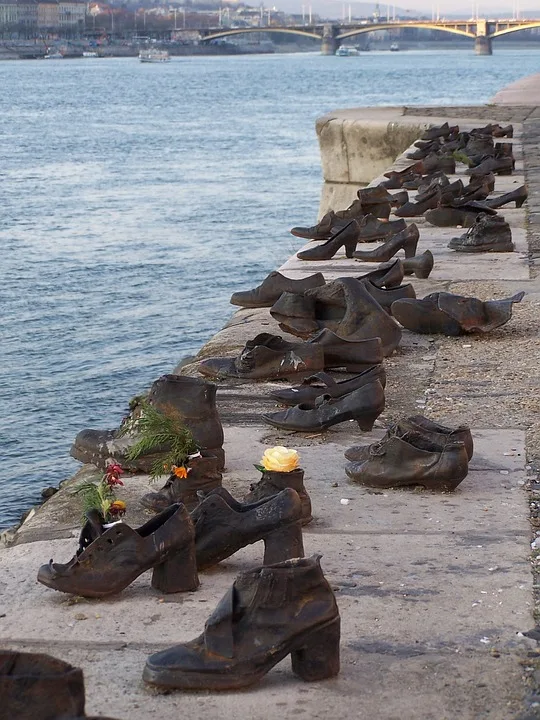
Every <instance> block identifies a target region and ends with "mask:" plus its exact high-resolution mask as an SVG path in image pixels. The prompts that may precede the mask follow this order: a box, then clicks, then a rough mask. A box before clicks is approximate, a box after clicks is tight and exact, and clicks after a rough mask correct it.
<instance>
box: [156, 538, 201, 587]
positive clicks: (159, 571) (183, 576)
mask: <svg viewBox="0 0 540 720" xmlns="http://www.w3.org/2000/svg"><path fill="white" fill-rule="evenodd" d="M152 587H153V588H154V589H155V590H159V591H160V592H163V593H177V592H189V591H190V590H196V589H197V588H198V587H199V576H198V574H197V559H196V555H195V541H194V539H193V538H192V540H191V542H190V543H189V544H188V545H187V546H186V547H185V548H183V549H182V550H179V551H178V552H176V553H174V554H172V555H170V556H169V557H168V558H167V559H166V560H165V561H164V562H162V563H160V564H159V565H156V567H155V568H154V572H153V573H152Z"/></svg>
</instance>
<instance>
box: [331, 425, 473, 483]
mask: <svg viewBox="0 0 540 720" xmlns="http://www.w3.org/2000/svg"><path fill="white" fill-rule="evenodd" d="M472 455H473V440H472V435H471V431H470V429H469V428H468V427H467V426H466V425H462V426H460V427H458V428H455V429H454V428H448V427H445V426H443V425H439V424H438V423H435V422H433V421H431V420H428V419H427V418H425V417H423V416H422V415H416V416H413V417H409V418H404V419H402V420H400V421H399V422H397V423H396V424H395V425H393V426H391V427H390V428H389V429H388V430H387V432H386V434H385V435H384V437H383V438H382V439H381V440H380V441H379V442H376V443H372V444H371V445H367V446H355V447H352V448H349V450H347V451H346V452H345V457H346V458H347V459H348V460H350V461H351V462H349V463H348V464H347V466H346V468H345V472H346V474H347V476H348V477H349V478H350V480H351V481H352V482H353V483H358V484H360V485H366V486H367V487H374V488H392V487H404V486H410V485H422V486H423V487H425V488H426V489H429V490H443V491H451V490H455V488H456V487H457V486H458V485H459V484H460V483H461V482H462V481H463V480H464V479H465V477H466V476H467V474H468V471H469V461H470V459H471V458H472Z"/></svg>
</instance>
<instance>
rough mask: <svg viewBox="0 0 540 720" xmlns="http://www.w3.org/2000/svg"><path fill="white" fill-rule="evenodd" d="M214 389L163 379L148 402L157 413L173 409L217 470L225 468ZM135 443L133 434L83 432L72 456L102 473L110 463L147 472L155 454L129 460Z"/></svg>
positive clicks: (198, 381)
mask: <svg viewBox="0 0 540 720" xmlns="http://www.w3.org/2000/svg"><path fill="white" fill-rule="evenodd" d="M216 390H217V386H216V385H214V384H213V383H210V382H207V381H206V380H202V379H201V378H194V377H188V376H187V375H173V374H168V375H162V376H161V377H160V378H158V379H157V380H156V381H155V382H154V383H153V384H152V387H151V388H150V392H149V394H148V401H149V402H150V403H152V405H155V406H156V407H157V408H158V409H160V410H164V409H167V408H172V410H173V411H174V413H175V415H176V416H177V417H179V418H180V419H181V420H182V423H183V424H184V425H185V426H186V427H187V428H189V430H190V431H191V433H192V435H193V439H194V440H195V442H196V443H197V445H198V446H199V447H200V448H204V449H206V450H208V453H209V454H211V455H214V456H215V457H217V459H218V467H219V469H220V470H221V469H223V467H224V465H225V454H224V452H223V427H222V425H221V421H220V419H219V414H218V411H217V406H216ZM137 441H138V436H137V433H136V432H133V433H128V434H125V435H124V434H122V431H121V430H93V429H88V430H82V431H81V432H79V433H78V435H77V437H76V438H75V441H74V443H73V445H72V447H71V450H70V453H71V456H72V457H74V458H75V459H76V460H80V462H83V463H92V464H93V465H96V467H98V468H100V469H102V470H105V469H106V467H107V465H108V464H109V462H110V461H111V459H114V460H115V461H116V462H118V463H120V465H122V467H123V468H125V469H126V470H132V471H137V470H139V471H141V470H142V471H143V472H149V470H150V469H151V468H152V465H153V463H154V462H155V460H156V459H157V457H158V456H157V454H156V453H152V454H149V455H142V456H140V457H139V458H138V459H137V460H128V458H127V453H128V452H129V450H130V448H131V447H132V446H133V445H134V444H135V443H136V442H137Z"/></svg>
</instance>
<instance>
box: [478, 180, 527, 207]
mask: <svg viewBox="0 0 540 720" xmlns="http://www.w3.org/2000/svg"><path fill="white" fill-rule="evenodd" d="M528 196H529V193H528V190H527V186H526V185H522V186H521V187H518V188H516V189H515V190H511V191H510V192H507V193H504V194H503V195H499V196H498V197H494V198H488V199H487V200H485V201H484V204H485V205H486V206H487V207H490V208H500V207H502V206H503V205H507V204H508V203H510V202H514V203H515V204H516V207H517V208H520V207H521V206H522V205H523V203H524V202H525V200H526V199H527V198H528Z"/></svg>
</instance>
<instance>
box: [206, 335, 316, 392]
mask: <svg viewBox="0 0 540 720" xmlns="http://www.w3.org/2000/svg"><path fill="white" fill-rule="evenodd" d="M323 369H324V352H323V349H322V348H321V347H319V346H317V345H310V344H309V343H303V342H297V343H291V342H288V341H286V340H283V338H282V337H281V336H279V335H271V334H270V333H260V334H259V335H257V336H256V337H254V338H253V340H248V342H247V343H246V345H245V347H244V349H243V350H242V352H241V353H240V355H238V356H237V357H236V358H208V359H206V360H203V361H201V363H200V364H199V372H201V373H202V374H204V375H209V376H212V377H220V378H221V377H233V378H239V379H244V380H271V379H279V378H288V377H293V378H294V377H296V378H301V377H302V376H303V377H306V376H307V375H312V374H313V373H314V372H318V371H319V370H323Z"/></svg>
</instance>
